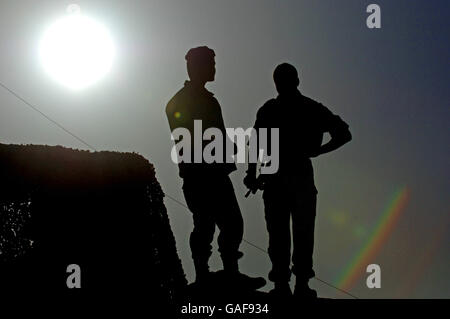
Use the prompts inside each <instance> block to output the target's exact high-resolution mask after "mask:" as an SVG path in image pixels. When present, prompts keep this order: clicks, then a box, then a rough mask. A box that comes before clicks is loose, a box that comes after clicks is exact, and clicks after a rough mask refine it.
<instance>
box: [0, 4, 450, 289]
mask: <svg viewBox="0 0 450 319" xmlns="http://www.w3.org/2000/svg"><path fill="white" fill-rule="evenodd" d="M373 2H374V3H377V4H379V5H380V7H381V11H382V15H381V19H382V28H381V29H379V30H373V29H368V28H367V27H366V23H365V21H366V17H367V16H368V14H367V13H366V7H367V5H368V4H370V3H373ZM70 3H72V2H71V1H61V0H58V1H56V0H55V1H47V0H39V1H16V0H15V1H12V0H3V1H2V2H1V4H0V43H1V44H0V57H1V58H0V82H2V83H3V84H5V85H7V86H8V87H9V88H11V89H13V90H14V91H16V92H17V93H18V94H20V95H21V96H22V97H24V98H26V99H27V100H29V101H30V102H32V103H33V104H34V105H36V106H37V107H39V109H40V110H42V111H43V112H45V113H46V114H48V115H50V116H51V117H52V118H53V119H55V120H57V121H58V122H59V123H60V124H62V125H64V126H65V127H66V128H67V129H69V130H71V131H73V132H74V133H76V134H78V135H79V136H80V137H81V138H83V139H84V140H86V141H87V142H88V143H90V144H91V145H94V146H95V147H96V148H97V149H100V150H116V151H135V152H138V153H140V154H142V155H143V156H145V157H146V158H148V159H149V160H150V161H151V162H152V163H154V165H155V167H156V172H157V176H158V179H159V181H160V183H161V185H162V187H163V189H164V191H165V192H166V193H167V194H170V195H171V196H173V197H176V198H178V199H180V200H182V201H184V198H183V195H182V192H181V180H180V179H179V177H178V169H177V167H176V165H175V164H173V163H172V162H171V161H170V149H171V147H172V143H171V141H170V135H169V134H170V132H169V128H168V124H167V120H166V118H165V113H164V108H165V105H166V103H167V101H168V100H169V99H170V98H171V96H172V95H173V94H174V93H175V92H176V91H177V90H178V89H179V88H181V86H182V85H183V82H184V81H185V80H186V79H187V73H186V69H185V61H184V55H185V53H186V52H187V50H188V49H189V48H191V47H195V46H199V45H208V46H209V47H211V48H213V49H214V50H215V52H216V63H217V74H216V81H215V82H214V83H210V84H208V88H209V89H210V90H211V91H212V92H214V93H215V96H216V97H217V99H218V100H219V102H220V103H221V105H222V111H223V114H224V118H225V124H226V125H227V126H228V127H249V126H250V125H252V124H253V123H254V120H255V114H256V110H257V108H258V107H260V106H261V105H262V104H263V103H264V102H265V101H266V100H267V99H269V98H271V97H273V96H275V94H276V93H275V89H274V86H273V83H272V78H271V75H272V71H273V69H274V67H275V66H276V65H277V64H279V63H281V62H285V61H286V62H290V63H292V64H294V65H295V66H297V67H298V69H299V71H300V74H301V86H300V89H301V91H302V92H303V93H304V94H305V95H307V96H309V97H311V98H313V99H316V100H318V101H320V102H322V103H324V104H325V105H326V106H328V107H329V108H330V109H331V110H332V111H333V112H335V113H337V114H339V115H340V116H341V117H342V118H343V119H345V120H346V121H347V122H348V123H349V125H350V129H351V131H352V134H353V138H354V139H353V141H352V142H351V143H350V144H348V145H346V146H345V147H343V148H342V149H341V150H339V151H337V152H335V153H332V154H328V155H324V156H322V157H321V158H319V159H316V160H314V166H315V174H316V184H317V188H318V189H319V197H318V200H319V204H318V217H317V223H316V248H315V268H316V273H317V276H318V277H319V278H320V279H323V280H326V281H328V282H330V283H333V284H338V282H337V280H338V278H339V276H340V274H342V273H343V272H344V271H345V269H346V268H347V267H348V265H349V263H350V262H351V260H353V258H354V256H356V255H357V254H358V252H360V251H363V249H362V248H364V247H365V246H366V243H367V242H371V238H372V237H374V236H372V234H373V232H374V229H376V227H377V224H378V222H379V220H380V217H381V216H382V214H383V213H384V212H385V211H386V207H388V205H389V202H390V201H391V199H392V198H393V196H394V195H395V194H396V192H398V191H403V192H409V194H410V196H409V198H408V200H407V202H406V207H405V209H404V210H403V211H401V212H400V214H399V218H398V221H397V223H391V224H392V225H391V226H392V228H391V230H392V232H389V231H388V230H389V229H388V228H386V229H384V230H385V232H384V234H385V236H384V237H385V238H379V237H378V240H381V239H383V240H382V246H381V249H380V250H379V253H377V254H373V256H370V263H376V264H379V265H380V266H381V270H382V288H381V289H373V290H370V289H368V288H367V287H366V285H365V280H366V274H365V273H361V274H360V275H361V276H359V277H358V280H357V281H356V283H355V285H354V286H352V287H351V288H349V289H350V292H351V293H352V294H354V295H356V296H359V297H365V298H399V297H400V298H402V297H405V298H406V297H412V298H418V297H424V298H428V297H446V298H449V297H450V284H449V275H450V251H449V249H448V247H449V246H448V243H449V242H450V231H449V230H450V229H449V226H450V225H449V215H448V214H449V199H448V196H449V191H450V182H449V173H450V169H449V165H448V164H449V155H450V152H449V148H448V145H449V144H450V141H449V115H450V112H449V102H450V93H449V75H450V72H449V71H450V68H449V63H448V57H449V56H450V52H449V49H450V44H449V43H450V41H449V31H448V30H449V22H448V18H449V16H450V2H449V1H437V0H435V1H423V0H417V1H416V0H396V1H380V0H375V1H362V0H347V1H331V0H320V1H317V0H314V1H313V0H309V1H300V0H292V1H287V0H277V1H263V0H258V1H256V0H254V1H242V0H239V1H235V0H226V1H225V0H222V1H219V0H215V1H212V0H179V1H172V0H158V1H136V0H132V1H115V0H108V1H95V0H89V1H78V2H76V3H78V4H79V5H80V6H81V10H82V12H84V14H86V15H89V16H91V17H93V18H95V19H98V20H99V21H100V22H101V23H103V24H104V25H106V26H107V27H108V28H109V30H110V32H111V34H112V37H113V39H114V42H115V45H116V48H117V53H116V58H115V61H114V64H113V68H112V70H111V71H110V73H109V74H108V75H107V76H106V77H105V78H104V79H102V80H101V81H99V82H98V83H96V84H95V85H93V86H91V87H88V88H86V89H85V90H82V91H79V92H73V91H70V90H68V89H66V88H65V87H63V86H61V85H60V84H58V83H56V82H55V81H53V80H52V79H51V78H50V77H49V76H48V75H47V74H46V73H45V72H44V70H43V68H42V66H41V64H40V61H39V57H38V45H39V41H40V38H41V36H42V32H43V31H44V29H45V28H46V27H47V26H48V25H49V24H50V23H52V22H53V21H54V20H55V19H56V18H58V17H59V16H61V15H65V14H66V12H65V10H66V7H67V5H69V4H70ZM0 143H19V144H29V143H33V144H50V145H58V144H59V145H64V146H68V147H74V148H80V149H85V148H86V147H85V146H84V145H82V144H80V143H79V142H78V141H76V140H74V139H73V138H72V137H71V136H69V135H67V134H66V133H64V132H62V131H61V130H60V129H59V128H57V127H55V126H54V125H52V124H50V123H49V122H48V121H47V120H46V119H44V118H43V117H42V116H40V115H39V114H37V113H35V112H33V111H32V110H30V109H29V108H27V107H26V106H24V105H23V103H22V102H20V101H18V100H17V99H16V98H15V97H13V96H12V95H11V94H9V93H8V92H6V91H5V90H3V89H2V88H0ZM243 176H244V167H240V168H239V171H238V172H235V173H234V174H233V175H232V179H233V182H234V185H235V189H236V194H237V196H238V200H239V202H240V205H241V209H242V213H243V215H244V220H245V234H244V236H245V238H246V239H247V240H249V241H250V242H252V243H254V244H256V245H258V246H260V247H262V248H264V249H266V248H267V234H266V230H265V222H264V217H263V210H262V209H263V206H262V201H261V196H260V194H258V195H256V196H253V197H251V198H248V199H245V198H244V194H245V192H246V189H245V187H244V186H243V184H242V178H243ZM166 207H167V209H168V213H169V217H170V220H171V225H172V229H173V231H174V233H175V236H176V240H177V246H178V250H179V255H180V257H181V258H182V261H183V267H184V270H185V272H186V274H187V276H188V279H189V280H192V279H193V264H192V261H191V259H190V250H189V247H188V240H187V239H188V236H189V233H190V231H191V229H192V222H191V215H190V213H189V212H188V211H186V210H185V209H184V208H182V207H180V206H178V205H177V204H175V203H173V202H172V201H170V200H169V199H166ZM378 233H381V234H383V232H382V231H381V232H378ZM380 236H381V235H380ZM375 240H377V238H376V236H375ZM369 246H370V245H369ZM369 248H370V247H369ZM242 250H243V251H244V253H245V257H244V258H243V259H242V261H241V263H240V264H241V270H242V271H243V272H246V273H249V274H252V275H259V276H264V277H266V278H267V273H268V271H269V269H270V261H269V259H268V256H267V255H265V254H264V253H262V252H261V251H259V250H257V249H255V248H254V247H251V246H249V245H247V244H246V243H243V244H242ZM211 264H212V266H213V268H214V269H217V268H219V267H220V266H221V263H220V259H219V258H218V255H217V254H216V253H215V254H214V255H213V259H212V262H211ZM312 285H313V286H314V287H315V288H317V289H318V292H319V295H322V296H329V297H336V298H338V297H339V298H346V296H345V295H343V294H342V293H339V292H338V291H336V290H334V289H331V288H329V287H327V286H325V285H323V284H322V283H320V282H318V281H314V280H313V281H312ZM269 288H270V286H267V289H269Z"/></svg>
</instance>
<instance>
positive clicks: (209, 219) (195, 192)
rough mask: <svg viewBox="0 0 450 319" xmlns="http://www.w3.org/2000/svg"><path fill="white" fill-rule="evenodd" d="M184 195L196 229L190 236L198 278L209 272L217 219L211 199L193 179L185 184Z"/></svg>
mask: <svg viewBox="0 0 450 319" xmlns="http://www.w3.org/2000/svg"><path fill="white" fill-rule="evenodd" d="M183 192H184V197H185V199H186V203H187V205H188V207H189V210H190V211H191V212H192V217H193V221H194V229H193V230H192V233H191V236H190V238H189V244H190V247H191V253H192V259H193V261H194V266H195V273H196V280H199V279H201V278H202V277H205V276H206V275H207V274H208V273H209V267H208V261H209V258H210V256H211V254H212V246H211V243H212V241H213V239H214V232H215V227H216V224H215V221H214V216H213V215H212V214H211V207H210V201H209V200H208V196H205V194H204V192H201V191H199V189H198V186H196V184H195V183H194V182H192V181H185V182H184V184H183Z"/></svg>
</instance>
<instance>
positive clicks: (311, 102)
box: [302, 95, 325, 107]
mask: <svg viewBox="0 0 450 319" xmlns="http://www.w3.org/2000/svg"><path fill="white" fill-rule="evenodd" d="M302 98H303V103H306V104H308V105H311V106H318V107H325V106H324V105H323V104H322V103H320V102H318V101H316V100H314V99H312V98H310V97H308V96H305V95H302Z"/></svg>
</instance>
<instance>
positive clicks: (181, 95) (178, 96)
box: [166, 87, 186, 113]
mask: <svg viewBox="0 0 450 319" xmlns="http://www.w3.org/2000/svg"><path fill="white" fill-rule="evenodd" d="M185 95H186V90H185V88H184V87H183V88H181V89H179V90H178V92H177V93H175V95H174V96H172V98H171V99H170V100H169V102H167V105H166V112H170V113H172V112H173V111H174V110H175V109H177V108H178V107H179V105H180V103H181V102H182V101H183V100H184V99H185Z"/></svg>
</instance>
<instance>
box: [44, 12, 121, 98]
mask: <svg viewBox="0 0 450 319" xmlns="http://www.w3.org/2000/svg"><path fill="white" fill-rule="evenodd" d="M67 11H68V15H67V16H65V17H63V18H61V19H59V20H57V21H56V22H55V23H53V24H52V25H51V26H50V27H49V28H48V29H47V30H46V32H45V33H44V35H43V37H42V40H41V43H40V58H41V62H42V64H43V66H44V68H45V70H46V71H47V72H48V73H49V74H50V75H51V76H52V77H53V78H54V79H55V80H57V81H58V82H60V83H62V84H63V85H65V86H67V87H69V88H71V89H82V88H85V87H87V86H89V85H91V84H93V83H95V82H96V81H98V80H99V79H100V78H102V77H103V76H104V75H105V74H106V73H107V72H108V71H109V70H110V68H111V65H112V62H113V58H114V45H113V41H112V39H111V36H110V34H109V32H108V30H107V29H106V28H105V27H104V26H103V25H102V24H101V23H99V22H97V21H95V20H93V19H91V18H89V17H87V16H84V15H83V14H81V13H80V10H79V7H78V6H76V5H71V6H69V7H68V9H67Z"/></svg>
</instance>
